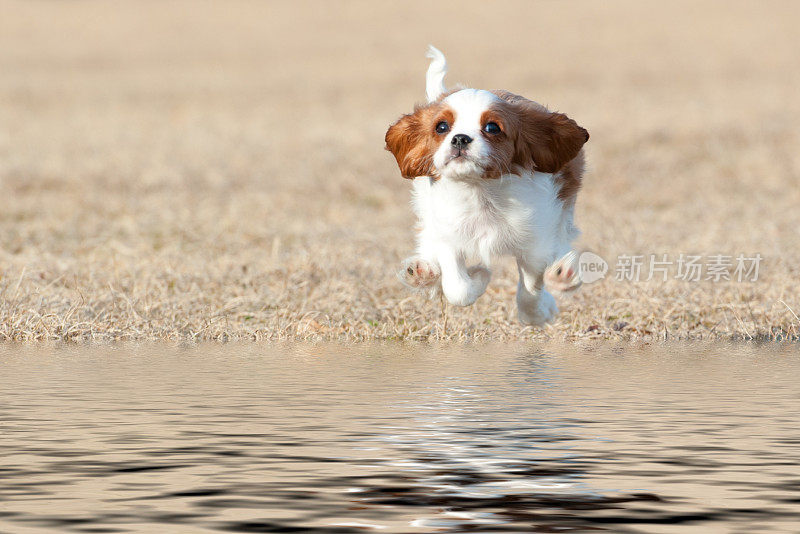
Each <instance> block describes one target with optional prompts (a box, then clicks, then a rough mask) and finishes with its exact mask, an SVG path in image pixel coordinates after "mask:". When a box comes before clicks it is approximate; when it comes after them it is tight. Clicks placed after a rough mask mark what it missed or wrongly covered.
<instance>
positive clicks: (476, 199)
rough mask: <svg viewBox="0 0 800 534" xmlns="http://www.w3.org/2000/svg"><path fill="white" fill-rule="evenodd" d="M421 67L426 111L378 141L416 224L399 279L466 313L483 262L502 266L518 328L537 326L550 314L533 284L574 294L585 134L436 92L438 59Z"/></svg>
mask: <svg viewBox="0 0 800 534" xmlns="http://www.w3.org/2000/svg"><path fill="white" fill-rule="evenodd" d="M428 57H429V58H431V59H432V61H431V63H430V66H429V67H428V72H427V76H426V92H427V97H428V103H427V104H425V105H421V106H419V105H418V106H416V107H415V109H414V112H413V113H409V114H408V115H404V116H402V117H401V118H400V119H399V120H398V121H397V122H395V123H394V124H392V126H391V127H390V128H389V130H388V131H387V132H386V149H387V150H389V151H390V152H391V153H392V154H393V155H394V157H395V158H396V159H397V165H398V166H399V167H400V173H401V174H402V176H403V177H404V178H408V179H410V180H413V186H412V187H413V190H412V191H413V192H412V205H413V208H414V212H415V213H416V215H417V217H418V218H419V234H418V239H417V253H416V255H415V256H413V257H411V258H408V259H406V260H405V261H404V262H403V269H402V271H401V272H400V276H401V279H402V280H403V281H404V283H405V284H406V285H408V286H409V287H412V288H416V289H428V288H430V289H432V290H434V291H437V290H438V289H441V291H443V292H444V296H445V297H446V298H447V300H448V301H449V302H450V303H451V304H453V305H456V306H468V305H470V304H472V303H473V302H475V300H476V299H477V298H478V297H480V296H481V295H482V294H483V293H484V291H485V290H486V286H487V285H488V283H489V279H490V277H491V272H490V270H489V269H490V265H491V261H492V259H493V258H495V257H498V256H503V255H511V256H513V257H514V258H516V261H517V269H518V271H519V284H518V286H517V308H518V316H519V319H520V321H521V322H523V323H525V324H532V325H541V324H544V323H546V322H548V321H550V320H552V319H553V318H554V317H555V315H556V314H557V313H558V308H557V306H556V303H555V300H554V299H553V296H552V295H551V294H550V293H548V292H547V290H546V289H545V288H544V282H545V281H546V282H547V285H548V287H550V288H551V289H555V290H558V291H570V290H573V289H576V288H577V287H578V286H579V285H580V278H579V273H578V266H577V257H576V255H575V253H573V252H571V246H572V245H571V243H572V241H573V240H574V239H575V238H576V237H577V236H578V233H579V232H578V230H577V228H576V227H575V225H574V224H573V212H574V207H575V198H576V195H577V193H578V190H579V189H580V186H581V179H582V175H583V168H584V158H583V149H582V147H583V145H584V143H586V141H588V139H589V134H588V133H587V131H586V130H584V129H583V128H581V127H580V126H578V125H577V124H576V123H575V121H573V120H572V119H570V118H569V117H567V116H566V115H563V114H561V113H554V112H551V111H549V110H547V108H545V107H544V106H542V105H540V104H537V103H536V102H533V101H531V100H528V99H526V98H523V97H521V96H518V95H515V94H513V93H510V92H508V91H497V90H495V91H485V90H482V89H459V90H455V91H451V92H447V90H446V89H445V86H444V76H445V74H446V72H447V63H446V61H445V58H444V55H442V53H441V52H440V51H439V50H437V49H435V48H433V47H430V49H429V51H428ZM471 262H477V263H476V264H474V265H472V266H468V264H469V263H471Z"/></svg>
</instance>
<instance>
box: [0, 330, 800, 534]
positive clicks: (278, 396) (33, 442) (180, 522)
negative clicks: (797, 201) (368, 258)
mask: <svg viewBox="0 0 800 534" xmlns="http://www.w3.org/2000/svg"><path fill="white" fill-rule="evenodd" d="M798 377H800V352H797V351H793V350H792V349H785V350H775V349H767V348H758V347H738V348H737V347H731V346H716V347H708V346H704V347H693V346H681V345H676V346H672V347H666V348H665V347H660V348H651V349H646V348H639V349H634V348H630V347H622V348H617V349H613V348H595V349H586V348H583V349H581V348H577V347H560V348H559V347H546V348H542V347H539V348H531V347H528V348H526V347H519V346H517V347H511V348H503V347H499V346H495V347H480V346H475V347H460V348H457V347H450V348H433V347H426V346H414V345H411V346H404V345H373V346H359V347H356V348H353V347H347V346H325V345H321V346H304V347H302V346H301V347H298V346H285V347H267V346H253V345H249V346H248V345H242V346H200V347H194V348H176V347H164V346H143V347H135V346H115V347H94V348H86V347H84V348H75V347H72V348H68V347H67V348H53V349H45V348H42V347H39V348H21V347H13V346H6V347H4V348H2V349H0V425H1V426H0V430H1V432H0V458H2V460H0V532H13V533H25V532H310V533H356V532H358V533H363V532H370V531H375V532H385V533H390V532H403V533H414V532H421V533H427V532H593V531H608V532H614V533H624V532H682V533H683V532H742V533H744V532H747V533H752V532H800V463H799V462H798V460H799V459H800V458H799V456H800V409H798V407H800V403H799V402H798V401H799V400H800V385H798Z"/></svg>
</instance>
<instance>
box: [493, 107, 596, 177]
mask: <svg viewBox="0 0 800 534" xmlns="http://www.w3.org/2000/svg"><path fill="white" fill-rule="evenodd" d="M494 93H495V94H496V95H497V96H499V97H500V98H501V99H503V100H505V101H506V102H508V103H509V104H510V105H511V106H512V108H513V109H514V112H515V113H514V114H515V115H516V117H517V120H518V123H517V132H516V139H515V141H514V143H515V144H514V149H515V154H514V158H513V162H514V163H515V164H517V165H521V166H523V167H526V168H534V169H536V170H537V171H540V172H548V173H554V172H558V171H559V170H561V168H562V167H563V166H564V165H566V164H567V163H569V162H570V161H571V160H572V159H574V158H575V156H577V155H578V152H580V150H581V148H582V147H583V145H584V144H585V143H586V141H588V140H589V132H587V131H586V130H584V129H583V128H581V127H580V126H578V124H577V123H576V122H575V121H574V120H572V119H570V118H569V117H567V116H566V115H564V114H563V113H553V112H552V111H548V110H547V108H545V107H544V106H542V105H541V104H537V103H536V102H533V101H531V100H528V99H527V98H524V97H521V96H519V95H515V94H513V93H509V92H507V91H494Z"/></svg>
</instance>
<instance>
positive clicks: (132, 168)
mask: <svg viewBox="0 0 800 534" xmlns="http://www.w3.org/2000/svg"><path fill="white" fill-rule="evenodd" d="M0 6H2V9H1V11H2V12H3V16H2V17H0V339H12V340H40V339H94V340H112V339H127V340H138V339H142V340H144V339H169V340H179V339H180V340H183V339H198V340H201V339H214V340H228V339H230V340H235V339H256V340H260V339H270V340H282V339H313V340H323V339H337V340H366V339H454V340H472V339H479V340H483V339H492V340H510V339H535V340H544V339H548V340H561V339H567V340H571V339H587V338H611V339H633V340H647V339H663V338H664V337H669V338H712V339H716V338H724V339H731V338H733V339H751V338H754V339H765V338H769V337H770V336H776V335H777V337H778V338H781V337H783V338H785V337H786V336H789V337H791V336H795V337H796V336H797V335H798V334H799V333H800V319H798V317H797V315H796V314H800V291H799V290H800V98H798V93H799V91H800V54H798V50H800V33H798V31H797V21H798V20H800V4H798V3H797V2H794V1H784V2H779V1H766V2H760V3H754V2H751V1H727V0H725V1H722V0H721V1H707V2H705V1H703V2H698V1H695V0H689V1H685V0H680V1H675V2H649V1H648V2H643V1H639V0H631V1H617V0H611V1H608V2H595V1H589V0H586V1H580V2H566V1H565V2H550V1H547V2H514V3H502V4H495V3H483V2H461V3H459V4H458V5H454V4H452V3H444V2H443V3H441V4H437V5H435V6H430V5H429V4H428V3H427V2H391V3H390V2H367V1H363V2H347V3H342V4H339V3H325V2H302V1H301V2H281V3H277V2H275V3H273V2H239V1H230V2H188V1H181V0H175V1H170V2H156V1H143V2H101V1H84V0H76V1H72V2H58V1H44V0H43V1H38V2H29V1H5V0H0ZM429 43H432V44H435V45H436V46H437V47H439V48H441V49H442V50H443V51H444V52H445V54H446V55H447V57H448V60H449V63H450V75H449V77H448V81H449V82H450V83H451V84H452V83H456V82H463V83H465V84H468V85H473V86H476V87H483V88H505V89H509V90H511V91H514V92H517V93H520V94H523V95H526V96H528V97H530V98H533V99H534V100H538V101H540V102H542V103H544V104H547V105H549V106H550V107H552V108H555V109H558V110H561V111H564V112H566V113H568V114H569V115H570V116H572V117H574V118H575V119H576V120H577V121H578V122H579V123H580V124H581V125H582V126H584V127H586V128H587V129H588V130H589V131H590V132H591V136H592V137H591V140H590V141H589V143H588V144H587V147H586V150H587V157H588V161H589V171H588V174H587V176H586V181H585V188H584V190H583V191H582V193H581V194H580V196H579V199H578V209H577V220H578V225H579V226H580V227H581V229H582V230H583V236H582V237H581V240H580V245H581V246H582V247H584V248H586V249H590V250H592V251H594V252H596V253H597V254H599V255H601V256H602V257H603V258H605V259H606V260H608V261H609V262H610V263H611V270H612V272H610V273H609V276H607V277H606V278H605V279H604V280H602V281H599V282H596V283H593V284H588V285H585V286H584V287H583V288H582V289H581V290H580V291H579V292H578V293H577V294H576V295H574V296H572V297H569V298H566V299H562V300H561V301H560V304H561V309H562V314H561V316H560V317H559V319H558V321H557V322H556V323H554V324H553V325H550V326H547V327H545V328H543V329H536V328H531V327H524V326H522V325H520V324H518V323H517V322H516V316H515V314H516V312H515V305H514V291H515V288H516V270H515V269H514V267H513V263H512V262H511V261H503V262H501V263H499V264H498V265H497V266H496V267H495V272H494V279H493V282H492V284H491V285H490V288H489V291H488V292H487V293H486V294H485V295H484V296H483V297H481V298H480V299H479V301H478V302H477V303H476V304H475V305H474V306H472V307H470V308H454V307H447V308H446V309H444V310H443V308H442V304H441V303H440V302H439V300H426V299H425V298H423V297H422V296H420V295H415V294H412V293H409V292H408V291H407V290H406V289H405V288H404V287H403V286H401V284H400V283H399V281H398V280H397V278H396V277H395V271H396V270H397V269H398V266H399V262H400V260H402V259H403V258H404V257H405V256H406V255H408V254H409V253H410V252H411V251H412V247H413V236H414V229H413V226H414V220H413V218H412V215H411V211H410V208H409V205H408V198H409V183H408V182H407V181H404V180H402V179H401V178H400V175H399V172H398V171H397V169H396V167H395V164H394V160H393V158H392V156H391V155H390V154H389V153H388V152H385V151H384V150H383V135H384V132H385V130H386V128H387V126H388V125H389V124H390V123H391V122H392V121H394V120H395V119H396V118H397V117H398V116H399V115H400V114H401V113H404V112H407V111H409V110H410V109H411V107H412V105H413V103H414V101H419V100H421V99H422V98H423V97H424V71H425V68H426V66H427V62H426V61H427V60H426V59H425V58H424V52H425V48H426V46H427V45H428V44H429ZM739 253H744V254H748V255H750V254H755V253H759V254H761V255H762V257H763V258H764V259H763V261H762V262H761V264H760V272H759V279H758V281H756V282H741V283H740V282H736V281H733V282H725V281H720V282H713V281H705V280H701V281H699V282H689V281H684V280H679V279H674V278H670V279H669V280H668V281H666V282H664V281H662V280H658V281H656V280H652V281H649V282H639V283H635V282H630V281H618V280H616V279H615V276H614V272H613V271H614V262H615V259H616V258H617V257H618V256H619V255H621V254H627V255H649V254H656V255H658V256H659V258H660V257H661V255H662V254H667V255H668V257H669V258H671V259H673V260H675V259H677V258H678V257H679V256H680V254H697V255H703V256H704V257H707V256H709V255H716V254H725V255H737V254H739ZM704 278H705V276H704ZM443 311H444V313H443ZM445 318H446V321H445ZM445 323H446V324H445Z"/></svg>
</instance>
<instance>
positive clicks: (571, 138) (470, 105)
mask: <svg viewBox="0 0 800 534" xmlns="http://www.w3.org/2000/svg"><path fill="white" fill-rule="evenodd" d="M434 50H435V49H434ZM435 52H437V53H438V51H435ZM439 54H441V53H439ZM437 62H438V64H437ZM435 69H436V70H435ZM432 70H434V72H433V76H432ZM444 72H445V63H444V56H440V57H435V58H434V61H433V62H432V63H431V67H430V68H429V70H428V98H429V100H430V102H429V103H428V104H426V105H423V106H417V107H416V108H415V110H414V112H413V113H410V114H408V115H404V116H403V117H401V118H400V120H398V121H397V122H395V123H394V124H393V125H392V126H391V127H389V131H387V132H386V149H387V150H389V151H390V152H392V154H394V157H395V158H396V159H397V164H398V166H399V167H400V173H401V174H402V175H403V177H404V178H416V177H417V176H431V177H433V178H440V177H447V178H451V179H461V180H468V179H483V178H499V177H500V176H502V175H504V174H510V173H511V174H518V173H519V169H518V168H522V169H526V170H531V171H533V170H535V171H539V172H545V173H555V172H557V171H558V170H560V169H561V168H562V167H563V166H564V165H565V164H566V163H568V162H569V161H570V160H572V159H573V158H575V157H576V156H577V155H578V152H579V151H580V150H581V147H582V146H583V144H584V143H585V142H586V141H587V140H588V139H589V134H588V132H587V131H586V130H584V129H583V128H581V127H580V126H578V125H577V124H576V123H575V121H573V120H572V119H570V118H569V117H567V116H566V115H563V114H561V113H553V112H550V111H548V110H547V109H546V108H545V107H544V106H542V105H540V104H537V103H536V102H532V101H530V100H528V99H525V98H523V97H521V96H518V95H514V94H512V93H509V92H506V91H484V90H479V89H462V90H459V91H455V92H452V93H449V94H442V93H443V92H444V85H443V84H442V79H443V77H444ZM432 86H433V87H432Z"/></svg>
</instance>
